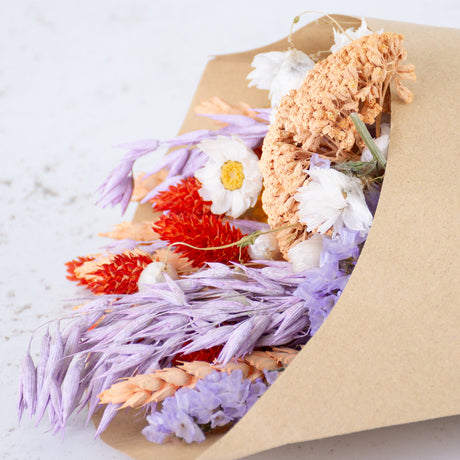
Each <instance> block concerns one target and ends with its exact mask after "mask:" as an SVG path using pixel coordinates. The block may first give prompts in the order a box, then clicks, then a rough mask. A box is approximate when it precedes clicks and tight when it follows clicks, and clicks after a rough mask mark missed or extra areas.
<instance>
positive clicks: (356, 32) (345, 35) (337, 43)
mask: <svg viewBox="0 0 460 460" xmlns="http://www.w3.org/2000/svg"><path fill="white" fill-rule="evenodd" d="M382 32H383V29H381V30H379V31H377V32H376V33H378V34H380V33H382ZM371 34H372V31H371V30H369V27H368V26H367V23H366V20H365V19H364V18H362V20H361V25H360V26H359V28H358V29H353V27H350V28H349V29H347V30H345V31H344V32H341V31H339V30H336V29H334V44H333V45H332V46H331V52H332V53H335V52H336V51H338V50H339V49H341V48H343V47H344V46H346V45H348V44H349V43H351V42H352V41H353V40H356V39H358V38H361V37H365V36H366V35H371Z"/></svg>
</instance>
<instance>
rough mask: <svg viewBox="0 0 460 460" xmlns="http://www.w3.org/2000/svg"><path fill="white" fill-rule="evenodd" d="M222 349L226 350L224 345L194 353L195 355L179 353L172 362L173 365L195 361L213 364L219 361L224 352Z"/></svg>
mask: <svg viewBox="0 0 460 460" xmlns="http://www.w3.org/2000/svg"><path fill="white" fill-rule="evenodd" d="M184 345H187V344H184ZM222 348H224V347H223V345H216V346H215V347H211V348H206V349H205V350H198V351H194V352H193V353H187V354H186V355H183V354H182V353H179V354H178V355H176V356H174V358H173V361H172V362H173V364H179V363H180V362H184V361H186V362H188V363H191V362H193V361H206V362H207V363H212V362H213V361H214V360H215V359H217V357H218V356H219V353H220V352H221V351H222Z"/></svg>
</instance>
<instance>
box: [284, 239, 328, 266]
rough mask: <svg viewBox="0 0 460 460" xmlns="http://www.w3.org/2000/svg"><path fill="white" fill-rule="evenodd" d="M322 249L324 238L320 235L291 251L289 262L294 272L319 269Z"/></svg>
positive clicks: (299, 244) (297, 245)
mask: <svg viewBox="0 0 460 460" xmlns="http://www.w3.org/2000/svg"><path fill="white" fill-rule="evenodd" d="M322 249H323V237H321V236H320V235H313V236H312V237H311V238H309V239H308V240H305V241H302V242H300V243H298V244H296V245H295V246H294V247H292V248H291V249H289V252H288V255H289V261H290V262H291V263H292V268H293V270H294V272H296V273H299V272H303V271H305V270H310V269H312V268H316V267H319V263H320V257H321V251H322Z"/></svg>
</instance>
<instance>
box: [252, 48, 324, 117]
mask: <svg viewBox="0 0 460 460" xmlns="http://www.w3.org/2000/svg"><path fill="white" fill-rule="evenodd" d="M251 65H252V67H254V70H253V71H252V72H251V73H250V74H249V75H248V79H249V80H251V82H250V83H249V86H256V87H257V88H259V89H268V90H270V94H269V97H270V101H271V106H272V107H273V108H276V107H278V104H279V102H280V100H281V98H282V97H283V96H284V95H285V94H287V93H288V92H289V91H290V90H291V89H297V88H298V87H299V86H300V85H301V84H302V82H303V80H304V78H305V76H306V75H307V73H308V71H310V70H311V69H313V67H314V66H315V62H314V61H312V60H311V59H310V58H309V57H308V56H307V55H306V54H305V53H303V52H302V51H299V50H296V49H294V48H291V49H289V50H288V51H285V52H282V51H271V52H269V53H261V54H257V55H256V56H255V57H254V60H253V61H252V64H251Z"/></svg>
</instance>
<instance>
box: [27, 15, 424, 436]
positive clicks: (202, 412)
mask: <svg viewBox="0 0 460 460" xmlns="http://www.w3.org/2000/svg"><path fill="white" fill-rule="evenodd" d="M295 22H298V18H296V20H295ZM330 51H331V54H329V56H328V57H327V58H325V59H322V60H319V61H318V62H315V59H316V57H312V56H307V55H306V54H305V53H303V52H302V51H300V50H297V49H295V48H294V47H293V46H292V47H291V48H290V49H289V50H287V51H286V52H270V53H263V54H259V55H257V56H256V57H255V59H254V62H253V67H254V70H253V72H251V74H250V75H249V79H250V80H251V83H250V84H251V85H256V86H257V87H258V88H261V89H267V90H269V91H270V99H271V105H272V107H271V109H256V108H252V107H250V106H248V105H247V104H244V103H242V104H240V106H231V105H229V104H227V103H226V102H225V101H223V100H221V99H219V98H218V97H215V98H213V99H211V100H209V101H204V102H203V103H202V104H201V105H200V106H199V107H198V108H197V112H198V113H200V114H205V115H206V116H207V117H210V118H211V119H213V120H214V121H215V122H216V127H217V129H215V130H199V131H193V132H189V133H186V134H183V135H181V136H178V137H177V138H175V139H171V140H167V141H158V140H148V141H140V142H135V143H132V144H128V145H124V146H123V147H125V148H126V149H127V150H128V153H127V154H126V156H125V157H124V159H123V160H122V162H121V163H120V165H119V166H118V167H117V168H116V169H115V170H114V171H113V172H112V173H111V174H110V176H109V177H108V179H107V180H106V181H105V183H104V184H103V185H102V186H101V189H100V200H99V201H100V204H101V205H102V206H106V205H109V204H110V205H116V204H120V206H121V207H122V209H123V210H125V209H126V207H127V205H128V203H129V202H130V201H131V200H133V201H141V202H142V203H150V204H151V206H152V209H153V210H154V211H156V212H157V213H159V217H158V218H157V220H156V221H155V222H154V223H153V222H137V223H127V222H124V223H122V224H120V225H118V226H117V227H116V229H115V230H114V231H112V232H110V233H107V234H106V235H105V236H108V237H110V238H112V239H113V240H114V243H113V244H112V245H111V246H110V248H109V249H108V250H107V252H106V253H104V254H100V255H90V256H85V257H79V258H77V259H75V260H73V261H70V262H69V263H68V264H67V269H68V278H69V279H70V280H72V281H75V282H77V283H78V284H80V285H82V286H84V287H85V288H87V289H88V290H89V291H91V292H92V293H93V294H94V295H93V296H92V297H90V298H89V299H87V300H88V301H87V302H86V303H85V304H84V305H83V306H81V307H80V308H79V309H78V310H77V311H76V312H75V314H74V315H72V317H71V318H67V319H66V320H60V321H56V322H55V324H54V325H51V326H48V327H47V330H46V332H45V333H44V335H43V336H42V339H41V340H42V342H41V356H40V359H39V361H38V362H37V363H35V362H34V361H33V360H32V358H31V355H30V350H29V352H28V353H27V355H26V358H25V360H24V364H23V370H22V375H21V382H20V385H21V387H20V388H21V391H20V400H19V414H20V416H21V415H22V413H23V411H24V410H28V411H29V412H30V414H31V415H34V416H35V417H36V419H37V421H39V420H41V418H42V417H43V416H44V414H45V412H46V411H47V412H48V415H49V419H50V423H51V425H52V426H53V429H54V432H59V431H62V430H64V428H65V424H66V421H67V419H68V417H69V416H70V415H71V414H72V413H73V412H74V411H77V410H81V409H82V408H84V407H85V406H88V420H89V419H90V417H91V416H92V415H93V414H94V413H95V411H96V410H97V409H98V408H100V407H101V405H104V412H103V415H102V418H101V421H100V424H99V427H98V429H97V434H100V433H101V432H102V431H104V430H105V429H106V428H107V426H108V425H109V423H110V421H111V420H112V419H113V417H114V416H115V415H116V413H117V412H118V411H119V410H121V409H125V408H142V410H143V413H144V414H145V417H146V422H147V424H146V427H145V428H144V430H143V434H144V435H145V437H146V438H147V439H148V440H150V441H152V442H156V443H163V442H165V441H167V440H168V439H170V438H172V437H177V438H181V439H183V440H185V442H187V443H190V442H195V441H196V442H200V441H203V440H204V439H205V433H206V432H207V431H209V430H213V429H215V428H217V427H228V426H231V424H233V423H234V422H235V421H237V420H239V419H240V418H241V417H243V416H244V414H245V413H246V412H247V411H248V410H249V408H250V407H251V406H252V405H253V404H254V403H255V402H256V400H257V399H258V398H259V397H260V396H261V395H262V394H263V393H264V392H265V390H266V389H267V388H268V387H269V386H270V385H271V384H272V383H273V382H274V381H275V379H276V377H277V375H278V374H279V373H280V372H281V371H282V370H283V369H284V368H285V367H286V366H287V365H288V364H289V363H290V362H291V361H292V359H294V357H295V356H296V354H297V352H298V351H299V350H300V349H301V347H302V346H304V345H305V344H306V343H307V342H308V340H309V339H310V338H311V337H312V336H313V335H314V334H315V333H316V331H317V330H318V328H319V327H320V326H321V325H322V323H323V322H324V320H325V318H326V317H327V315H328V314H329V313H330V311H331V309H332V308H333V306H334V305H335V303H336V302H337V299H338V298H339V297H340V295H341V293H342V291H343V289H344V288H345V285H346V283H347V281H348V279H349V277H350V275H351V273H352V271H353V268H354V266H355V264H356V261H357V259H358V257H359V254H360V252H361V250H362V247H363V245H364V243H365V240H366V237H367V235H368V232H369V229H370V227H371V224H372V219H373V214H374V213H375V209H376V206H377V201H378V197H379V192H380V187H381V184H382V181H383V173H384V169H385V165H386V155H387V151H388V144H389V134H390V133H389V129H390V127H389V123H388V121H389V115H390V98H389V91H390V83H391V82H393V84H394V89H395V91H396V92H397V94H398V95H399V96H400V97H401V99H402V100H403V101H404V102H411V99H412V95H411V93H410V91H409V90H408V89H407V88H406V87H405V86H403V84H402V80H405V79H409V80H413V79H415V74H414V69H413V66H411V65H406V64H403V61H404V60H405V57H406V54H405V51H404V48H403V37H402V36H401V35H398V34H394V33H388V32H383V31H380V32H378V33H371V31H370V30H368V28H367V25H366V23H365V21H364V20H363V22H362V25H361V27H359V28H357V29H356V30H354V29H347V30H343V29H342V30H335V31H334V45H333V46H332V47H331V50H330ZM160 147H166V148H168V149H172V151H171V152H170V153H169V154H168V155H166V156H165V157H164V160H162V161H161V162H159V163H158V164H157V165H156V166H155V167H154V168H153V169H152V170H151V171H149V172H148V173H147V174H144V175H140V176H138V177H137V178H136V179H134V176H133V165H134V163H135V162H136V160H137V159H139V158H141V157H143V156H145V155H147V154H149V153H151V152H153V151H156V150H158V149H159V148H160ZM61 323H62V324H65V326H64V327H62V326H61Z"/></svg>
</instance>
